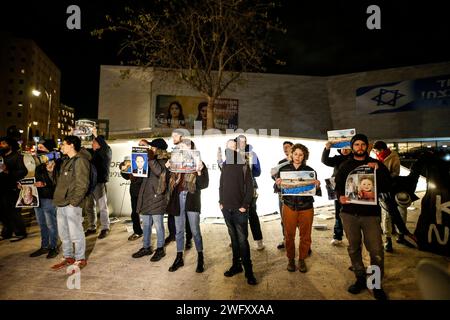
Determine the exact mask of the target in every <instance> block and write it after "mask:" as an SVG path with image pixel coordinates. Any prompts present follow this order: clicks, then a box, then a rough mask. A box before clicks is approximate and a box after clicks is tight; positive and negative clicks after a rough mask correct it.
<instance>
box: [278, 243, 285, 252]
mask: <svg viewBox="0 0 450 320" xmlns="http://www.w3.org/2000/svg"><path fill="white" fill-rule="evenodd" d="M284 248H285V246H284V241H283V242H280V243H279V244H278V245H277V249H278V250H281V249H284Z"/></svg>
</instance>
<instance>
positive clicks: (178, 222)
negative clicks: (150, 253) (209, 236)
mask: <svg viewBox="0 0 450 320" xmlns="http://www.w3.org/2000/svg"><path fill="white" fill-rule="evenodd" d="M187 193H188V192H187V191H182V192H180V215H179V216H175V230H176V233H175V240H176V242H177V252H183V250H184V232H185V225H186V216H187V218H188V220H189V225H190V226H191V231H192V237H193V238H194V243H195V248H196V249H197V252H203V239H202V233H201V231H200V212H194V211H186V209H185V208H186V196H187Z"/></svg>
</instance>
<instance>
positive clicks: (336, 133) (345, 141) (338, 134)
mask: <svg viewBox="0 0 450 320" xmlns="http://www.w3.org/2000/svg"><path fill="white" fill-rule="evenodd" d="M327 134H328V141H329V142H331V147H332V148H337V149H342V148H350V141H351V140H352V137H353V136H354V135H355V134H356V130H355V129H345V130H332V131H327Z"/></svg>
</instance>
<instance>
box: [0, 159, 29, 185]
mask: <svg viewBox="0 0 450 320" xmlns="http://www.w3.org/2000/svg"><path fill="white" fill-rule="evenodd" d="M3 163H4V165H5V166H6V168H7V170H8V173H6V172H4V171H3V172H1V173H0V190H9V191H11V190H17V182H18V181H19V180H22V179H23V178H25V176H26V175H27V174H28V169H27V168H26V167H25V164H24V163H23V155H21V154H20V153H19V152H17V151H13V152H11V153H10V154H9V155H4V156H3Z"/></svg>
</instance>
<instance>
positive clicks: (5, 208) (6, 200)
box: [0, 137, 28, 242]
mask: <svg viewBox="0 0 450 320" xmlns="http://www.w3.org/2000/svg"><path fill="white" fill-rule="evenodd" d="M0 157H2V158H3V163H2V164H0V208H1V212H0V221H1V223H2V225H3V229H2V232H1V237H2V239H10V238H12V236H13V234H15V235H16V237H17V238H16V239H13V240H11V241H13V242H14V241H20V240H22V239H25V238H26V237H27V230H26V227H25V223H24V221H23V218H22V215H21V214H20V211H21V209H20V208H16V201H17V199H18V197H19V192H20V190H19V189H18V188H17V182H18V181H19V180H21V179H23V178H25V176H26V175H27V174H28V169H27V168H26V167H25V164H24V162H23V156H22V155H21V154H20V152H19V144H18V143H17V141H16V140H15V139H13V138H11V137H3V138H0Z"/></svg>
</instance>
